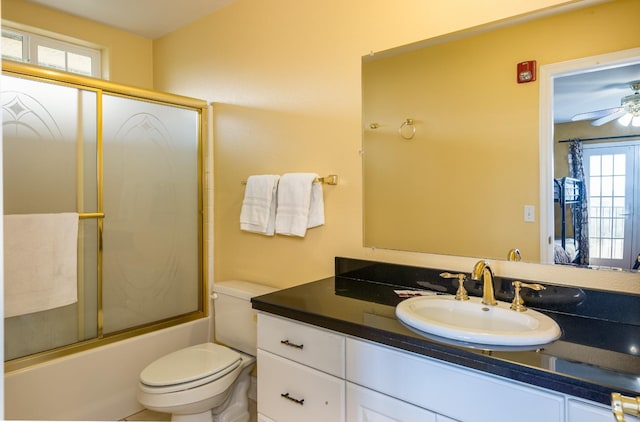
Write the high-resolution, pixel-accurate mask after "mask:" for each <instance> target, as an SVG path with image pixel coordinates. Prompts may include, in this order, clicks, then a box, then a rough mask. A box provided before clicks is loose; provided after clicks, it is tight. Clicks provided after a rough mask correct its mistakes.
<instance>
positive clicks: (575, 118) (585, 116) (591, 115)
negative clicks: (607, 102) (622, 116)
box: [571, 107, 624, 122]
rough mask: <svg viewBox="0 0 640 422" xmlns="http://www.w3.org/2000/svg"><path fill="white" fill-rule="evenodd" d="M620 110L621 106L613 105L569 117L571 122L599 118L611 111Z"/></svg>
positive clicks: (611, 112)
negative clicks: (612, 106)
mask: <svg viewBox="0 0 640 422" xmlns="http://www.w3.org/2000/svg"><path fill="white" fill-rule="evenodd" d="M620 110H624V109H623V108H622V107H614V108H607V109H605V110H598V111H589V112H587V113H579V114H576V115H575V116H573V117H572V118H571V121H572V122H577V121H579V120H591V119H600V118H602V117H606V116H609V115H610V114H613V113H618V112H619V111H620Z"/></svg>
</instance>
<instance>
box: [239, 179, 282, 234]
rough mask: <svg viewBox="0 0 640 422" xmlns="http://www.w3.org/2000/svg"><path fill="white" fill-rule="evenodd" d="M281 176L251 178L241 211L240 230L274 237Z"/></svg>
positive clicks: (248, 180)
mask: <svg viewBox="0 0 640 422" xmlns="http://www.w3.org/2000/svg"><path fill="white" fill-rule="evenodd" d="M278 179H280V176H277V175H273V174H264V175H259V176H249V178H248V179H247V186H246V188H245V190H244V200H243V201H242V209H241V211H240V229H241V230H245V231H249V232H254V233H260V234H264V235H266V236H273V234H274V231H275V222H276V192H277V188H278Z"/></svg>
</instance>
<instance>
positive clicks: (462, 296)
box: [440, 272, 469, 300]
mask: <svg viewBox="0 0 640 422" xmlns="http://www.w3.org/2000/svg"><path fill="white" fill-rule="evenodd" d="M440 277H442V278H457V279H458V291H456V300H469V294H468V293H467V290H466V289H465V288H464V280H465V279H466V278H467V276H466V274H462V273H459V274H451V273H447V272H444V273H440Z"/></svg>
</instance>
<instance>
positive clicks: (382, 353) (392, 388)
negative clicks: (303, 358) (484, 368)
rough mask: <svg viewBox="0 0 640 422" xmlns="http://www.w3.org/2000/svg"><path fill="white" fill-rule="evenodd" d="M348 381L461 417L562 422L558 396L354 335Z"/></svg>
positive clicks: (504, 421) (561, 403)
mask: <svg viewBox="0 0 640 422" xmlns="http://www.w3.org/2000/svg"><path fill="white" fill-rule="evenodd" d="M371 368H375V370H371ZM347 381H351V382H354V383H356V384H360V385H362V386H364V387H367V388H370V389H372V390H376V391H379V392H381V393H383V394H387V395H389V396H392V397H396V398H398V399H400V400H404V401H406V402H409V403H412V404H414V405H416V406H419V407H423V408H425V409H429V410H431V411H433V412H435V413H438V414H442V415H446V416H448V417H451V418H454V419H459V420H462V421H474V422H485V421H486V422H511V421H513V420H518V421H519V422H541V421H544V422H560V421H564V412H565V408H564V396H563V395H561V394H553V393H551V392H548V391H546V390H542V389H539V388H535V387H529V386H527V385H525V384H522V383H518V382H515V381H511V380H505V379H502V378H499V377H496V376H491V375H486V374H483V373H481V372H479V371H475V370H471V369H466V368H463V367H460V366H457V365H451V364H444V363H441V362H438V361H436V360H435V359H430V358H427V357H424V356H420V355H416V354H413V353H408V352H405V351H400V350H398V349H393V348H390V347H386V346H380V345H376V344H373V343H370V342H365V341H361V340H355V339H352V338H349V339H347ZM462 404H463V405H462ZM514 415H517V417H514Z"/></svg>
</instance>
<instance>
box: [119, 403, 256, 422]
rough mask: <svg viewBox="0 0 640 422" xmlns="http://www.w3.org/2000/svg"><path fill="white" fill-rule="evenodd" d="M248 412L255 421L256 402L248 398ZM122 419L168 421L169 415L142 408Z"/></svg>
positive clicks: (147, 421) (146, 421)
mask: <svg viewBox="0 0 640 422" xmlns="http://www.w3.org/2000/svg"><path fill="white" fill-rule="evenodd" d="M249 413H251V420H250V422H256V421H257V420H258V417H257V411H256V402H255V401H253V400H249ZM123 420H125V421H137V422H141V421H145V422H157V421H170V420H171V415H170V414H168V413H160V412H154V411H152V410H146V409H145V410H143V411H141V412H138V413H136V414H134V415H131V416H127V417H126V418H124V419H123Z"/></svg>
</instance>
